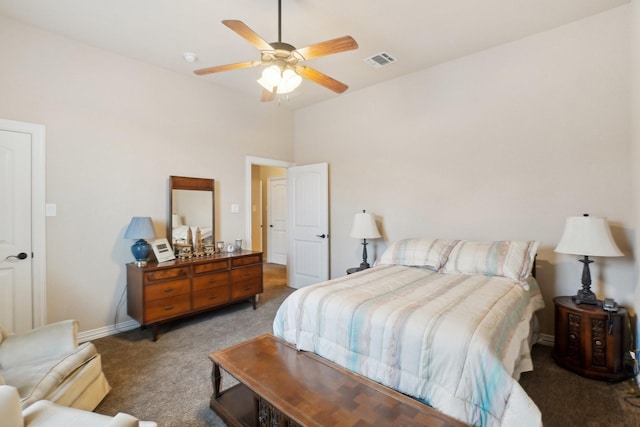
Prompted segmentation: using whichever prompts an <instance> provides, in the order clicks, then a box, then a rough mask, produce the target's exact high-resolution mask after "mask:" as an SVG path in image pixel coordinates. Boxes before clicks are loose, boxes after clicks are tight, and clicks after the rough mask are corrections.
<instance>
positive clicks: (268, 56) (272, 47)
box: [194, 0, 358, 101]
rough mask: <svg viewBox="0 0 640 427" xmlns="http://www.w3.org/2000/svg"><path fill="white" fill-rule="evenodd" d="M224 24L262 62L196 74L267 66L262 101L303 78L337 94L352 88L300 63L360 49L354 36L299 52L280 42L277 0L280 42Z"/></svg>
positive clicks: (228, 22)
mask: <svg viewBox="0 0 640 427" xmlns="http://www.w3.org/2000/svg"><path fill="white" fill-rule="evenodd" d="M222 23H223V24H224V25H226V26H227V27H229V28H230V29H231V30H232V31H234V32H235V33H236V34H238V35H239V36H240V37H242V38H244V39H245V40H247V41H248V42H249V43H251V44H252V45H253V46H254V47H255V48H257V49H258V50H259V51H260V53H261V57H260V61H247V62H237V63H235V64H227V65H218V66H215V67H209V68H202V69H200V70H195V71H194V73H195V74H197V75H199V76H203V75H206V74H212V73H219V72H221V71H229V70H237V69H241V68H248V67H258V66H260V65H266V66H267V67H266V68H265V70H264V71H263V73H262V77H261V78H260V79H258V83H260V85H261V86H262V87H263V88H264V89H263V91H262V98H261V100H262V101H273V100H274V99H275V98H276V95H278V94H283V93H289V92H291V91H293V90H294V89H295V88H296V87H298V86H299V85H300V83H301V81H302V77H304V78H306V79H309V80H311V81H313V82H315V83H317V84H319V85H321V86H324V87H326V88H327V89H330V90H332V91H334V92H336V93H342V92H344V91H345V90H347V89H348V88H349V86H347V85H346V84H344V83H342V82H339V81H338V80H336V79H334V78H332V77H329V76H328V75H326V74H324V73H321V72H320V71H318V70H315V69H313V68H311V67H309V66H306V65H299V64H300V63H301V62H302V61H306V60H308V59H313V58H318V57H320V56H326V55H331V54H334V53H340V52H345V51H348V50H353V49H357V48H358V43H356V41H355V40H354V39H353V37H351V36H344V37H339V38H337V39H333V40H327V41H324V42H321V43H316V44H313V45H311V46H307V47H303V48H300V49H296V48H295V47H293V46H292V45H290V44H288V43H283V42H282V40H281V39H282V28H281V23H282V10H281V0H278V41H277V42H273V43H267V42H266V41H264V39H263V38H262V37H260V36H259V35H258V34H256V33H255V32H254V31H253V30H252V29H251V28H249V27H248V26H247V25H245V24H244V23H243V22H242V21H237V20H224V21H222Z"/></svg>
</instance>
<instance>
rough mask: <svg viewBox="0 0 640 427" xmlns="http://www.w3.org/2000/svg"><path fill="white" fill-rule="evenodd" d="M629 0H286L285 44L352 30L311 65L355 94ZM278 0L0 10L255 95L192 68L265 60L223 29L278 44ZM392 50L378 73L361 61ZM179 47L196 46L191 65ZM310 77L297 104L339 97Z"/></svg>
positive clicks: (248, 72)
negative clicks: (346, 43)
mask: <svg viewBox="0 0 640 427" xmlns="http://www.w3.org/2000/svg"><path fill="white" fill-rule="evenodd" d="M625 3H629V0H483V1H479V0H393V1H391V0H390V1H385V2H383V1H375V0H282V41H283V42H286V43H290V44H292V45H294V46H296V47H305V46H308V45H311V44H314V43H318V42H321V41H325V40H329V39H333V38H336V37H340V36H344V35H350V36H352V37H354V38H355V39H356V41H357V42H358V44H359V46H360V47H359V49H357V50H354V51H349V52H343V53H339V54H335V55H330V56H327V57H322V58H316V59H312V60H310V61H308V62H306V63H305V64H306V65H309V66H311V67H313V68H316V69H317V70H319V71H322V72H323V73H325V74H328V75H329V76H331V77H333V78H335V79H337V80H339V81H341V82H343V83H346V84H347V85H349V90H348V91H347V92H346V93H349V92H350V91H355V90H358V89H361V88H364V87H367V86H371V85H374V84H376V83H379V82H382V81H385V80H389V79H393V78H395V77H398V76H401V75H404V74H407V73H411V72H414V71H418V70H421V69H425V68H428V67H431V66H434V65H436V64H438V63H442V62H445V61H448V60H451V59H454V58H457V57H461V56H464V55H468V54H471V53H474V52H477V51H480V50H483V49H487V48H490V47H493V46H496V45H500V44H503V43H508V42H510V41H513V40H517V39H520V38H523V37H526V36H528V35H531V34H535V33H538V32H541V31H545V30H548V29H551V28H554V27H557V26H560V25H563V24H566V23H569V22H572V21H575V20H578V19H582V18H585V17H587V16H590V15H594V14H597V13H600V12H603V11H605V10H607V9H610V8H613V7H617V6H620V5H622V4H625ZM277 4H278V3H277V0H55V1H52V0H0V15H5V16H7V17H10V18H15V19H17V20H19V21H23V22H26V23H28V24H31V25H34V26H37V27H41V28H43V29H46V30H49V31H52V32H54V33H58V34H61V35H64V36H67V37H70V38H72V39H76V40H79V41H82V42H86V43H88V44H91V45H94V46H97V47H100V48H103V49H106V50H109V51H112V52H115V53H118V54H121V55H123V56H126V57H130V58H134V59H138V60H140V61H143V62H147V63H150V64H155V65H157V66H160V67H164V68H167V69H170V70H174V71H176V72H178V73H181V74H185V75H189V76H191V77H192V78H194V79H202V80H206V81H207V82H210V83H211V84H216V85H221V86H225V87H228V88H230V89H233V90H236V91H238V92H240V93H243V94H246V95H245V96H250V97H253V98H255V100H256V102H259V98H260V93H261V87H260V86H259V85H258V83H256V79H257V78H258V77H259V73H260V71H261V70H260V69H256V68H248V69H242V70H234V71H227V72H223V73H217V74H211V75H209V76H204V77H198V76H195V75H194V74H193V70H195V69H198V68H205V67H210V66H214V65H222V64H228V63H234V62H242V61H254V60H259V59H260V55H259V52H258V51H257V50H256V49H255V48H254V47H253V46H251V45H250V44H249V43H248V42H247V41H245V40H244V39H242V38H241V37H240V36H238V35H237V34H235V33H234V32H232V31H231V30H230V29H228V28H227V27H225V26H224V25H222V23H221V22H220V21H222V20H223V19H238V20H241V21H243V22H244V23H245V24H246V25H248V26H249V27H250V28H251V29H253V30H254V31H255V32H256V33H258V34H259V35H260V36H262V38H263V39H265V40H266V41H267V42H273V41H277V38H278V32H277V28H278V27H277V22H278V21H277V16H278V14H277V10H278V9H277ZM383 51H384V52H388V53H390V54H391V55H393V56H394V57H395V58H397V59H398V62H397V63H395V64H393V65H390V66H387V67H384V68H379V69H374V68H371V67H370V66H369V65H367V64H365V62H364V59H365V58H367V57H369V56H372V55H374V54H377V53H380V52H383ZM183 52H194V53H195V54H196V55H197V56H198V61H197V62H195V63H187V62H186V61H184V59H183V57H182V54H183ZM337 96H341V95H337V94H335V93H333V92H331V91H329V90H327V89H325V88H323V87H321V86H318V85H317V84H315V83H313V82H311V81H308V80H305V81H304V82H303V84H302V86H301V87H300V88H298V89H297V90H296V91H295V92H294V94H293V95H292V96H291V97H290V99H289V100H288V101H287V102H282V103H281V105H282V106H284V107H287V108H300V107H304V106H308V105H311V104H313V103H316V102H319V101H322V100H326V99H330V98H333V97H337Z"/></svg>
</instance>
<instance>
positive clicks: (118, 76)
mask: <svg viewBox="0 0 640 427" xmlns="http://www.w3.org/2000/svg"><path fill="white" fill-rule="evenodd" d="M185 67H190V65H188V64H186V63H185ZM256 90H257V89H256ZM256 93H258V92H256ZM0 94H1V95H0V117H1V118H3V119H9V120H19V121H25V122H32V123H40V124H44V125H46V130H47V139H46V150H47V157H46V161H47V172H46V177H47V179H46V181H47V182H46V184H47V189H46V198H47V202H48V203H55V204H56V205H57V216H55V217H50V218H47V224H46V225H47V277H46V280H47V311H48V315H47V320H48V321H49V322H52V321H56V320H61V319H65V318H76V319H78V320H79V321H80V325H81V329H82V330H83V331H86V330H91V329H96V328H101V327H105V326H108V325H112V324H113V323H114V320H115V313H116V307H117V305H118V302H119V301H120V299H121V296H122V295H123V290H124V288H125V283H126V277H125V267H124V265H125V263H127V262H130V261H132V259H133V258H132V255H131V253H130V250H129V248H130V246H131V244H132V243H133V242H130V241H128V240H125V239H124V238H123V235H124V231H125V229H126V227H127V225H128V223H129V221H130V219H131V217H132V216H151V217H152V218H153V220H154V224H155V228H156V232H157V234H158V236H159V237H163V236H164V235H165V224H166V216H167V212H168V207H167V203H168V198H167V193H168V189H167V186H168V176H169V175H183V176H195V177H207V178H214V179H215V180H216V203H217V214H216V228H217V235H216V237H217V238H218V239H219V240H225V241H232V240H233V239H235V238H236V237H237V236H244V233H245V228H244V224H245V219H244V215H245V211H244V206H243V204H244V193H245V184H244V176H245V170H244V168H245V158H246V156H248V155H249V156H258V157H274V158H281V159H291V158H292V157H293V146H292V128H293V123H292V114H291V113H290V112H288V111H287V110H286V109H283V108H277V106H275V105H268V104H263V103H259V102H256V101H255V99H244V98H243V97H242V96H240V95H237V94H235V93H232V92H230V91H227V90H223V89H221V88H217V87H215V86H213V85H212V84H211V83H209V82H205V81H204V80H202V79H201V78H198V77H196V76H193V77H188V76H182V75H178V74H176V73H174V72H170V71H167V70H164V69H161V68H158V67H153V66H150V65H146V64H143V63H141V62H137V61H133V60H130V59H127V58H124V57H121V56H117V55H114V54H111V53H108V52H105V51H103V50H99V49H96V48H93V47H90V46H87V45H85V44H80V43H77V42H74V41H72V40H70V39H66V38H63V37H59V36H55V35H52V34H50V33H47V32H43V31H40V30H36V29H33V28H31V27H28V26H24V25H22V24H19V23H17V22H15V21H10V20H7V19H5V18H2V17H0ZM233 203H237V204H240V206H241V211H240V213H239V214H231V209H230V206H231V204H233ZM128 319H129V318H128V317H127V316H126V304H125V305H123V306H121V307H120V311H119V317H118V319H117V321H118V322H122V321H126V320H128Z"/></svg>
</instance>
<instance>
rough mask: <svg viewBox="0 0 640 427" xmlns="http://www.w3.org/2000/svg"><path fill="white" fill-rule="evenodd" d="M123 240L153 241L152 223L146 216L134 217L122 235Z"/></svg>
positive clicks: (154, 236)
mask: <svg viewBox="0 0 640 427" xmlns="http://www.w3.org/2000/svg"><path fill="white" fill-rule="evenodd" d="M124 238H125V239H134V240H135V239H155V238H156V232H155V230H154V228H153V222H152V221H151V218H150V217H148V216H134V217H133V218H131V222H130V223H129V227H127V231H125V233H124Z"/></svg>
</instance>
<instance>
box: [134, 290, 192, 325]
mask: <svg viewBox="0 0 640 427" xmlns="http://www.w3.org/2000/svg"><path fill="white" fill-rule="evenodd" d="M189 311H191V298H190V295H189V294H184V295H178V296H175V297H171V298H163V299H158V300H155V301H150V302H148V303H147V304H146V305H145V310H144V321H145V322H146V323H152V322H156V321H158V320H163V319H169V318H172V317H175V316H178V315H180V314H184V313H188V312H189Z"/></svg>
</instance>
